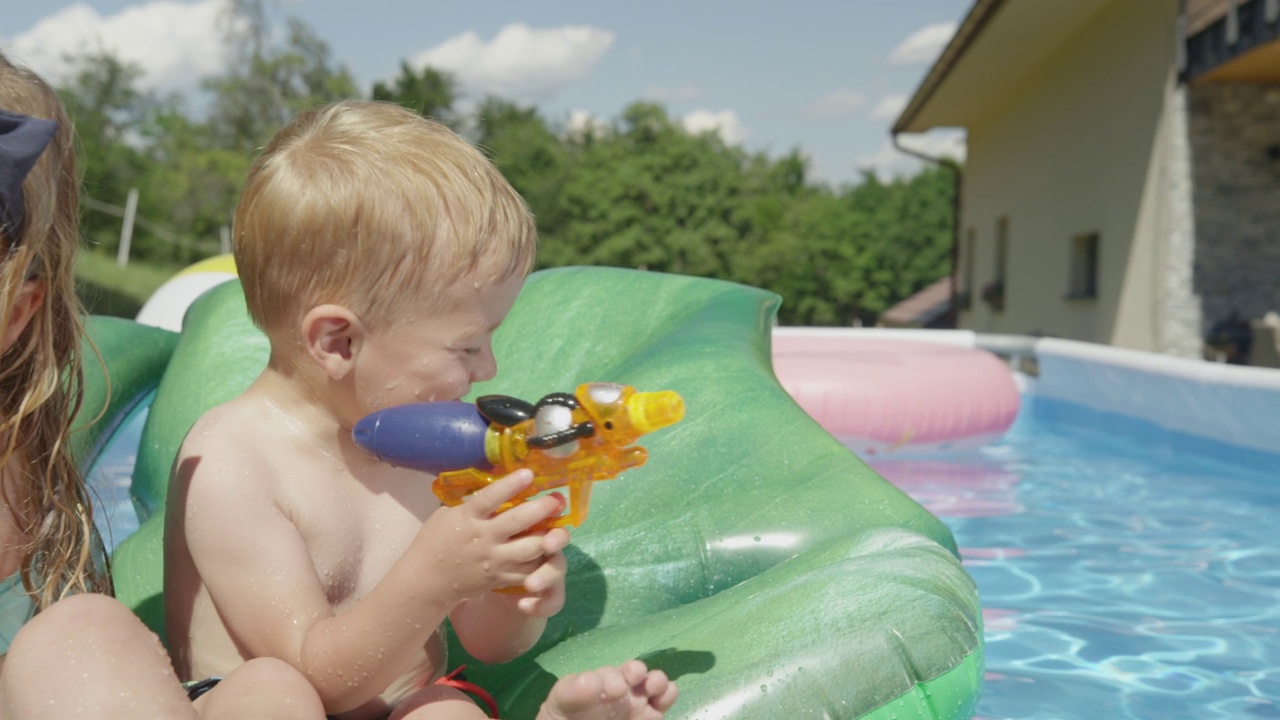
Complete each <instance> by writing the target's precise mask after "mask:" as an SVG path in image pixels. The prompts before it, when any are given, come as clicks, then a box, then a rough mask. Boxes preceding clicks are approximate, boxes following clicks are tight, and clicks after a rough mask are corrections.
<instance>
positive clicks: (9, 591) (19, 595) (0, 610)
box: [0, 573, 36, 654]
mask: <svg viewBox="0 0 1280 720" xmlns="http://www.w3.org/2000/svg"><path fill="white" fill-rule="evenodd" d="M35 610H36V604H35V602H34V601H33V600H32V599H31V596H30V595H28V594H27V591H26V590H25V589H24V588H23V587H22V576H21V575H20V574H19V573H14V574H13V575H10V576H9V577H8V578H6V579H5V580H4V581H3V582H0V654H3V653H7V652H9V643H11V642H13V636H14V635H17V634H18V630H19V629H20V628H21V627H22V626H23V625H25V624H26V623H27V621H28V620H30V619H31V616H32V615H34V614H35Z"/></svg>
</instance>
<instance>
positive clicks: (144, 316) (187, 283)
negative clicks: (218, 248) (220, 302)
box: [134, 255, 237, 332]
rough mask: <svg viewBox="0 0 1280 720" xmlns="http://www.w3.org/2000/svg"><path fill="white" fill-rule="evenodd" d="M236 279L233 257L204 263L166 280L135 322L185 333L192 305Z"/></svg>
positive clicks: (222, 256)
mask: <svg viewBox="0 0 1280 720" xmlns="http://www.w3.org/2000/svg"><path fill="white" fill-rule="evenodd" d="M236 277H237V276H236V266H235V261H234V260H233V259H232V258H231V256H230V255H218V256H216V257H211V258H209V259H207V260H202V261H200V262H198V263H196V264H194V265H192V266H190V267H188V268H186V269H184V270H182V271H181V272H179V273H178V274H177V275H174V276H173V277H172V278H169V279H168V280H166V281H165V283H164V284H163V285H161V286H160V287H159V288H157V289H156V291H155V292H154V293H152V294H151V297H149V298H147V301H146V302H145V303H144V304H143V305H142V309H141V310H139V311H138V316H137V317H136V318H134V319H135V320H136V321H138V322H139V323H141V324H143V325H151V326H153V327H158V328H164V329H165V330H172V331H174V332H182V319H183V318H184V317H186V314H187V308H189V307H191V303H193V302H195V301H196V298H198V297H200V296H201V295H203V294H205V293H206V292H208V291H210V290H212V289H213V288H215V287H217V286H219V285H221V284H223V283H225V282H228V281H230V280H235V279H236Z"/></svg>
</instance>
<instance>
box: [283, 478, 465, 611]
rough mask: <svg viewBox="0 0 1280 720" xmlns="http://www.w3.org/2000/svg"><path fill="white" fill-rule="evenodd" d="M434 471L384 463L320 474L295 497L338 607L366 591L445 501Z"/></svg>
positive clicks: (321, 575) (298, 519)
mask: <svg viewBox="0 0 1280 720" xmlns="http://www.w3.org/2000/svg"><path fill="white" fill-rule="evenodd" d="M430 482H431V481H430V477H429V476H425V475H422V474H420V473H413V472H409V471H403V470H393V469H390V468H379V469H377V470H375V471H374V472H371V473H366V475H365V476H363V477H361V478H359V479H357V478H355V477H353V476H351V475H350V474H349V473H345V472H337V473H333V474H330V475H328V476H327V477H322V478H317V482H315V483H313V484H312V487H310V488H304V489H303V491H302V492H300V493H299V494H298V496H297V497H296V498H294V500H293V502H292V503H291V504H292V505H293V508H292V509H293V520H294V523H295V524H296V525H297V527H298V529H299V531H300V533H301V535H302V538H303V541H304V542H305V543H306V546H307V551H308V553H309V554H310V555H311V560H312V563H313V565H314V567H315V570H316V576H317V578H318V579H319V580H320V582H321V584H322V585H323V587H324V588H325V593H326V595H327V596H328V598H329V602H330V604H331V605H332V606H333V607H334V608H335V609H338V610H340V609H342V608H343V607H345V606H347V605H349V604H352V603H354V602H356V601H357V600H359V599H360V598H361V597H363V596H365V595H367V594H368V593H369V591H370V590H372V589H373V587H374V586H376V585H377V584H378V582H379V581H380V580H381V579H382V578H383V576H385V575H386V574H387V571H389V570H390V569H391V567H392V566H393V565H394V564H395V563H396V562H397V561H398V560H400V558H401V556H402V555H403V554H404V552H405V550H406V549H407V548H408V547H409V545H410V543H411V542H412V540H413V538H414V536H415V535H416V534H417V533H418V530H419V529H420V528H421V527H422V523H423V522H425V521H426V519H427V517H428V516H429V515H430V514H431V513H432V512H434V511H435V510H436V509H438V508H439V507H440V503H439V501H438V500H436V498H435V496H434V495H433V494H432V492H431V488H430Z"/></svg>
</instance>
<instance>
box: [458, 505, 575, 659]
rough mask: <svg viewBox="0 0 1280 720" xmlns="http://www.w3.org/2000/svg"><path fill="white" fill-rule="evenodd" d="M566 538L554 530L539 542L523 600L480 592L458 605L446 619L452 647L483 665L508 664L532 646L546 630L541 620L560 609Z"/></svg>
mask: <svg viewBox="0 0 1280 720" xmlns="http://www.w3.org/2000/svg"><path fill="white" fill-rule="evenodd" d="M568 544H569V533H568V532H567V531H566V530H565V529H564V528H555V529H553V530H551V531H550V532H548V533H547V534H546V536H545V537H544V538H543V544H542V550H543V553H544V560H543V562H542V565H541V566H540V567H539V568H538V569H537V570H536V571H534V572H533V573H532V574H530V575H529V578H528V579H527V580H525V582H524V585H525V587H526V588H527V589H528V590H529V592H528V593H527V594H524V595H514V594H508V593H496V592H491V593H486V594H484V595H482V596H479V597H474V598H469V599H467V600H464V601H463V602H462V603H460V604H459V605H458V606H457V607H456V608H455V609H454V610H453V612H452V613H450V614H449V620H450V621H451V623H452V624H453V631H454V633H455V634H457V636H458V642H460V643H462V646H463V647H464V648H466V650H467V652H468V653H470V654H471V655H472V657H474V658H476V659H477V660H480V661H481V662H485V663H503V662H507V661H509V660H513V659H515V658H517V657H519V656H521V655H523V654H525V653H526V652H528V651H529V649H530V648H532V647H533V646H534V644H535V643H537V642H538V640H539V639H540V638H541V637H542V632H543V630H544V629H546V626H547V618H549V617H551V616H552V615H555V614H556V613H558V612H560V609H561V608H563V607H564V599H565V598H564V577H565V567H566V563H565V558H564V554H563V552H562V551H563V550H564V548H565V547H566V546H567V545H568Z"/></svg>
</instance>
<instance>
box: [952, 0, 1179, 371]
mask: <svg viewBox="0 0 1280 720" xmlns="http://www.w3.org/2000/svg"><path fill="white" fill-rule="evenodd" d="M1176 28H1177V3H1173V2H1169V1H1168V0H1124V1H1123V2H1115V3H1111V4H1109V5H1108V6H1106V7H1104V8H1103V9H1102V10H1101V11H1100V12H1099V13H1098V14H1097V15H1096V16H1095V17H1094V18H1092V19H1091V20H1090V21H1089V22H1088V23H1086V25H1085V26H1084V27H1083V28H1082V29H1081V30H1080V31H1079V32H1078V33H1076V35H1075V36H1073V37H1072V38H1071V39H1069V40H1068V41H1067V42H1066V43H1064V45H1063V46H1062V47H1061V48H1059V49H1058V51H1057V52H1055V53H1054V54H1052V55H1051V56H1050V57H1049V58H1048V59H1047V60H1045V61H1044V62H1042V63H1041V64H1040V65H1039V66H1038V67H1036V68H1033V69H1032V70H1031V72H1030V73H1029V75H1028V77H1027V79H1026V80H1025V81H1024V82H1022V83H1021V84H1020V85H1019V86H1018V87H1017V88H1015V89H1013V90H1012V91H1011V92H1010V93H1009V94H1008V95H1007V96H1006V97H1004V98H1003V99H1002V100H1001V101H1000V102H996V103H991V104H989V105H988V106H987V108H986V112H985V113H984V114H983V115H982V116H981V117H980V118H979V119H978V120H977V121H975V122H972V123H971V124H970V126H969V134H968V153H967V154H968V158H969V160H968V161H967V163H966V167H965V173H964V187H963V196H962V206H961V231H962V232H961V238H962V240H961V258H960V266H959V267H960V269H961V282H962V283H965V282H967V281H968V280H969V278H967V277H966V275H969V277H971V279H972V284H973V287H972V288H966V289H968V290H970V297H971V298H972V300H971V302H970V304H969V309H968V310H966V311H963V312H962V313H961V315H960V325H961V327H965V328H971V329H976V330H979V331H983V332H1001V333H1004V332H1008V333H1043V334H1047V335H1054V336H1059V337H1065V338H1072V339H1079V340H1088V341H1094V342H1101V343H1110V344H1114V345H1119V346H1122V347H1129V348H1135V349H1141V350H1157V351H1159V350H1166V351H1167V350H1168V349H1169V348H1168V341H1167V339H1166V340H1162V336H1163V335H1167V331H1165V330H1162V317H1163V316H1162V312H1163V311H1162V310H1161V309H1160V308H1161V307H1162V303H1165V302H1167V301H1168V300H1169V298H1168V295H1169V293H1170V292H1171V291H1170V289H1169V283H1167V282H1166V274H1167V262H1168V261H1169V260H1173V258H1167V257H1165V255H1166V254H1167V249H1166V247H1165V246H1166V240H1167V238H1168V237H1169V236H1170V233H1171V232H1175V231H1176V228H1174V227H1171V223H1172V222H1175V221H1176V219H1177V218H1178V217H1179V216H1180V215H1179V213H1181V214H1183V215H1185V214H1186V213H1187V212H1189V210H1186V209H1185V208H1183V207H1182V203H1183V199H1182V198H1179V197H1170V195H1169V188H1170V187H1181V186H1180V185H1179V184H1178V183H1177V182H1174V181H1171V179H1170V177H1171V176H1170V173H1175V174H1176V173H1182V174H1185V173H1186V168H1185V162H1183V163H1182V164H1179V161H1178V152H1177V151H1178V144H1177V137H1178V135H1179V132H1178V131H1179V130H1180V128H1177V127H1172V128H1171V127H1170V126H1171V124H1172V125H1174V126H1176V125H1178V123H1177V118H1176V117H1175V118H1173V119H1172V120H1170V118H1169V113H1168V112H1166V109H1167V108H1169V107H1171V106H1176V104H1177V102H1178V100H1179V97H1178V95H1177V93H1178V92H1179V91H1178V89H1177V87H1176V83H1175V82H1174V72H1175V70H1174V67H1175V62H1176V47H1177V33H1176ZM1010 61H1011V62H1016V59H1013V58H1011V59H1010ZM1183 155H1185V151H1184V152H1183ZM1183 160H1184V161H1185V158H1183ZM1175 179H1176V178H1175ZM1184 194H1187V195H1189V193H1186V192H1185V190H1184ZM1186 201H1187V202H1189V197H1188V198H1186ZM1001 218H1006V219H1007V227H1008V238H1009V244H1008V248H1009V250H1008V256H1007V263H1006V269H1005V278H1004V285H1005V303H1004V309H1003V310H1002V311H995V310H993V309H992V307H991V306H990V305H989V304H988V303H986V302H984V301H983V300H982V299H981V297H980V296H981V291H982V288H983V287H984V286H985V285H987V284H988V283H989V282H991V281H992V280H994V279H995V278H996V277H997V268H996V249H995V245H996V235H997V228H998V226H999V224H1000V222H1001ZM1171 218H1173V219H1172V220H1171ZM1088 233H1097V234H1098V235H1099V238H1100V239H1099V258H1098V275H1097V279H1098V282H1097V296H1096V298H1093V299H1069V298H1068V297H1067V295H1068V290H1069V285H1070V277H1069V275H1070V266H1071V247H1072V239H1073V238H1075V237H1077V236H1080V235H1083V234H1088ZM971 237H972V238H973V240H972V242H971V241H970V238H971ZM970 255H971V257H970ZM969 263H972V268H973V270H972V271H970V270H969V269H968V267H969ZM1174 264H1178V263H1177V262H1176V261H1175V263H1174ZM1174 292H1178V290H1177V288H1175V289H1174ZM1187 292H1189V289H1188V290H1187Z"/></svg>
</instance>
